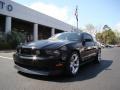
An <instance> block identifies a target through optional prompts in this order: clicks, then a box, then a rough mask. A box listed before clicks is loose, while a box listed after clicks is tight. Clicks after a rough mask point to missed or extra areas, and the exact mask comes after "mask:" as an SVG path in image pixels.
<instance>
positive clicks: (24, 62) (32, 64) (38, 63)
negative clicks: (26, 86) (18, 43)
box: [13, 54, 65, 76]
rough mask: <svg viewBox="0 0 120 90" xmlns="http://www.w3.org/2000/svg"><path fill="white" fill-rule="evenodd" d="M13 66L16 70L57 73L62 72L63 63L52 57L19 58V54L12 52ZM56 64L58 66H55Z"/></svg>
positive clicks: (36, 73)
mask: <svg viewBox="0 0 120 90" xmlns="http://www.w3.org/2000/svg"><path fill="white" fill-rule="evenodd" d="M13 57H14V62H15V66H14V67H15V68H16V69H17V70H18V71H21V72H24V73H28V74H35V75H45V76H48V75H59V74H61V73H62V72H63V70H64V66H65V63H64V62H61V61H60V60H56V59H55V58H53V59H41V60H38V59H32V58H30V57H28V58H24V59H23V58H21V57H20V55H17V54H14V56H13ZM57 65H58V66H57Z"/></svg>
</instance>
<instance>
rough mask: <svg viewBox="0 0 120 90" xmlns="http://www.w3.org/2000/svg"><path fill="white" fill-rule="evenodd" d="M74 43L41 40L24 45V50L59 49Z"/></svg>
mask: <svg viewBox="0 0 120 90" xmlns="http://www.w3.org/2000/svg"><path fill="white" fill-rule="evenodd" d="M70 43H74V42H73V41H67V40H57V41H52V40H40V41H36V42H31V43H29V44H26V45H23V46H22V47H23V48H37V49H57V48H59V47H61V46H64V45H66V44H70Z"/></svg>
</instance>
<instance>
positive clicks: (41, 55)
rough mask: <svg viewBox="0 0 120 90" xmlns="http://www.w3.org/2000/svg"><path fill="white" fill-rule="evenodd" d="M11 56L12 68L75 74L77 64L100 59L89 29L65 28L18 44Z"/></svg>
mask: <svg viewBox="0 0 120 90" xmlns="http://www.w3.org/2000/svg"><path fill="white" fill-rule="evenodd" d="M13 58H14V62H15V68H16V69H17V70H18V71H21V72H24V73H29V74H37V75H58V74H61V73H62V74H67V75H70V76H75V75H77V73H78V71H79V69H80V65H82V64H84V63H86V62H89V61H94V62H96V63H99V62H100V60H101V49H100V47H98V46H97V44H96V43H95V42H94V39H93V38H92V36H91V35H90V34H88V33H85V32H82V33H76V32H64V33H59V34H56V35H55V36H52V37H51V38H49V39H47V40H40V41H35V42H31V43H28V44H24V45H20V46H18V47H17V50H16V53H15V54H14V55H13Z"/></svg>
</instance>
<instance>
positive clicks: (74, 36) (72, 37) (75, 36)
mask: <svg viewBox="0 0 120 90" xmlns="http://www.w3.org/2000/svg"><path fill="white" fill-rule="evenodd" d="M49 40H69V41H78V40H80V33H60V34H56V35H54V36H52V37H51V38H49Z"/></svg>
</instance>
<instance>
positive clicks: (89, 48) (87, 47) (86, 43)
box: [82, 33, 95, 61]
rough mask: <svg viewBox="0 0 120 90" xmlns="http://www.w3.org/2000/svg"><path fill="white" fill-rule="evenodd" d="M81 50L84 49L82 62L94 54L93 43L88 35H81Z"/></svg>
mask: <svg viewBox="0 0 120 90" xmlns="http://www.w3.org/2000/svg"><path fill="white" fill-rule="evenodd" d="M82 43H83V49H84V55H83V56H84V57H83V60H84V61H86V60H88V59H89V58H91V57H92V56H93V54H94V45H95V44H94V41H93V38H92V36H91V35H90V34H87V33H84V34H83V40H82Z"/></svg>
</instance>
